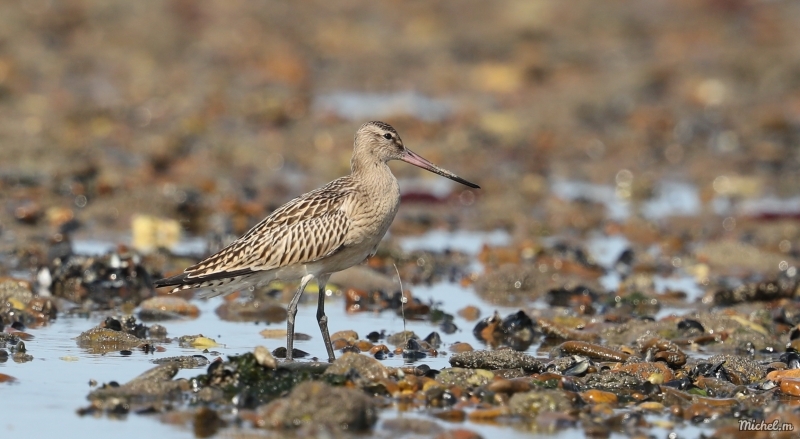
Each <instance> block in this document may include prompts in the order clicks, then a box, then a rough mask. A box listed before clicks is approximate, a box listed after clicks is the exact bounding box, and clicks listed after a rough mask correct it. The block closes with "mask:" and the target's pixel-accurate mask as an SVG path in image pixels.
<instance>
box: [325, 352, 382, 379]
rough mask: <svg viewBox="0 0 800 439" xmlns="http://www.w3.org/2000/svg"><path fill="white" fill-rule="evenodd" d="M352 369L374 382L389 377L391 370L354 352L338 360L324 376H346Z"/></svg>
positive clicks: (372, 359) (370, 358)
mask: <svg viewBox="0 0 800 439" xmlns="http://www.w3.org/2000/svg"><path fill="white" fill-rule="evenodd" d="M351 369H355V370H356V372H358V374H359V375H361V377H362V378H364V379H366V380H369V381H372V382H375V381H379V380H381V379H386V378H388V377H389V370H388V369H387V368H386V366H384V365H382V364H381V363H380V362H378V360H376V359H374V358H372V357H367V356H366V355H359V354H355V353H352V352H347V353H345V354H344V355H342V356H341V357H339V358H337V359H336V361H334V362H333V364H331V365H330V367H328V369H327V370H326V371H325V373H324V375H346V374H347V373H349V372H350V370H351Z"/></svg>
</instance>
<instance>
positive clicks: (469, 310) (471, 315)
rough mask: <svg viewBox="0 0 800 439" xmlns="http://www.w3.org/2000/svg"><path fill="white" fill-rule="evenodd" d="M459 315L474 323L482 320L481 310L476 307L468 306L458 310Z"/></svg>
mask: <svg viewBox="0 0 800 439" xmlns="http://www.w3.org/2000/svg"><path fill="white" fill-rule="evenodd" d="M458 315H459V316H461V317H463V318H464V320H466V321H468V322H472V321H475V320H478V319H479V318H481V310H480V309H478V307H476V306H472V305H468V306H466V307H464V308H461V309H460V310H458Z"/></svg>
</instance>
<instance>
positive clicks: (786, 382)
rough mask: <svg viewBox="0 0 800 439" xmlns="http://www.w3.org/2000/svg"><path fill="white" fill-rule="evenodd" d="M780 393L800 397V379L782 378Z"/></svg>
mask: <svg viewBox="0 0 800 439" xmlns="http://www.w3.org/2000/svg"><path fill="white" fill-rule="evenodd" d="M795 370H796V369H795ZM781 393H783V394H784V395H791V396H800V378H783V379H782V380H781Z"/></svg>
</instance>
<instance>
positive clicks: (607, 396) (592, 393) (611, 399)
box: [580, 389, 617, 404]
mask: <svg viewBox="0 0 800 439" xmlns="http://www.w3.org/2000/svg"><path fill="white" fill-rule="evenodd" d="M580 395H581V398H582V399H583V400H584V401H585V402H587V403H589V404H616V403H617V395H615V394H613V393H611V392H604V391H602V390H597V389H589V390H587V391H585V392H583V393H581V394H580Z"/></svg>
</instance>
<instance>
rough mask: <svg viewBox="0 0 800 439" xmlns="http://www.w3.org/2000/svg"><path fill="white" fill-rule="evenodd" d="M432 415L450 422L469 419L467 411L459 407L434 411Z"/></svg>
mask: <svg viewBox="0 0 800 439" xmlns="http://www.w3.org/2000/svg"><path fill="white" fill-rule="evenodd" d="M432 415H433V417H434V418H439V419H442V420H444V421H450V422H464V420H465V419H467V412H465V411H464V410H457V409H451V410H443V411H439V412H433V413H432Z"/></svg>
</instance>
